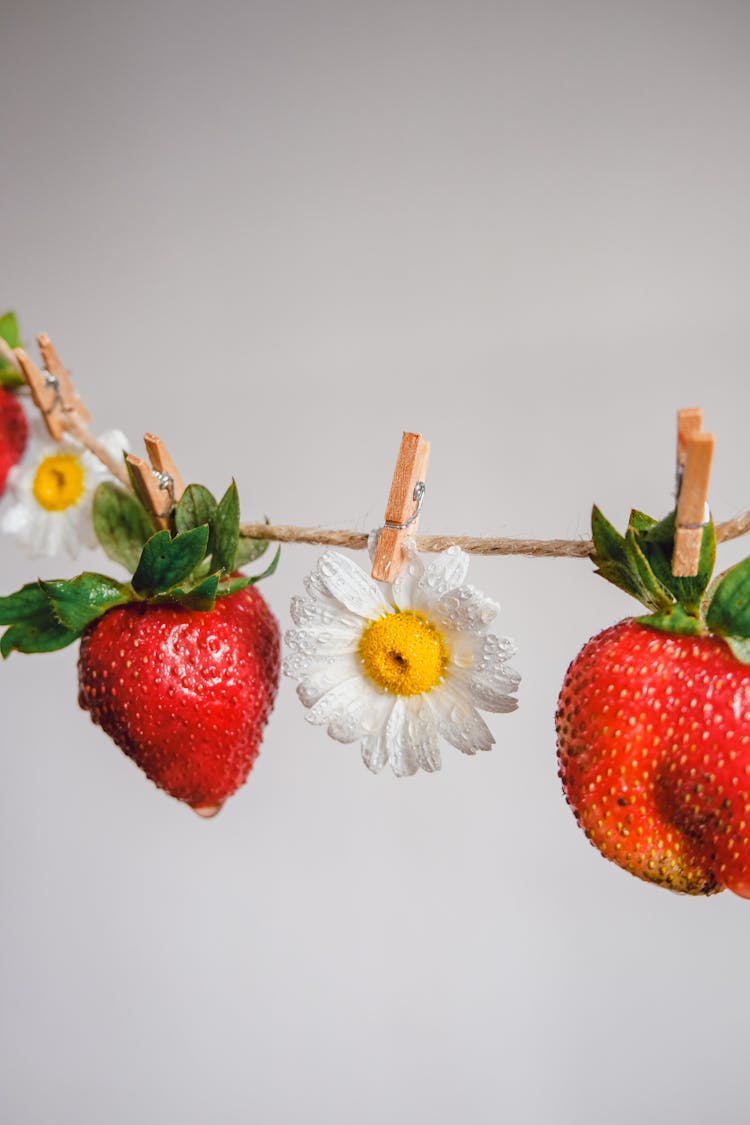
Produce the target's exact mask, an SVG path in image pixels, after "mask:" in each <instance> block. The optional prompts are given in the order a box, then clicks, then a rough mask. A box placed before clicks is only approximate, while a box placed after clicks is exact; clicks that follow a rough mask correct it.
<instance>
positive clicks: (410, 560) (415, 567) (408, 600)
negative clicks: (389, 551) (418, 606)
mask: <svg viewBox="0 0 750 1125" xmlns="http://www.w3.org/2000/svg"><path fill="white" fill-rule="evenodd" d="M423 574H424V563H423V562H422V560H421V559H420V557H419V555H418V554H417V548H416V546H415V544H414V540H413V539H408V540H407V541H406V543H405V544H404V565H403V566H402V567H401V572H400V574H399V576H398V578H397V579H396V581H395V582H394V583H393V600H394V602H395V603H396V605H397V606H398V607H399V609H411V608H412V606H413V605H414V602H415V599H416V598H417V596H418V594H417V591H418V589H419V583H420V581H421V579H422V576H423Z"/></svg>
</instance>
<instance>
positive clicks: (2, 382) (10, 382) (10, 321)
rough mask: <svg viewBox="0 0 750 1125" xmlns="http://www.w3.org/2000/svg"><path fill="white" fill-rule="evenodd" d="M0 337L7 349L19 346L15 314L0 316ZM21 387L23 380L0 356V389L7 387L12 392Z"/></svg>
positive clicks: (19, 334)
mask: <svg viewBox="0 0 750 1125" xmlns="http://www.w3.org/2000/svg"><path fill="white" fill-rule="evenodd" d="M0 337H2V339H3V340H5V343H6V344H7V345H8V347H9V348H19V347H20V346H21V333H20V330H19V327H18V320H17V319H16V315H15V313H12V312H7V313H4V314H3V315H2V316H0ZM23 385H24V383H23V378H22V377H21V376H20V375H19V373H18V372H17V371H16V370H15V368H14V367H12V366H11V364H10V363H9V362H8V360H7V359H6V358H5V356H3V355H2V354H0V387H8V388H9V389H11V390H12V389H14V388H16V387H22V386H23Z"/></svg>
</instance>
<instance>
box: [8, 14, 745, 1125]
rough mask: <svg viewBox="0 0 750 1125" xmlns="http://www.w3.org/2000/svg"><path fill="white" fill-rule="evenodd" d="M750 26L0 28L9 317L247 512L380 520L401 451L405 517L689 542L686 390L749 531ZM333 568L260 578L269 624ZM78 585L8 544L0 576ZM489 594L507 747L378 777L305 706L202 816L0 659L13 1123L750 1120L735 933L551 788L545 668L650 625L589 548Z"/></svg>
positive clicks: (500, 571) (696, 22)
mask: <svg viewBox="0 0 750 1125" xmlns="http://www.w3.org/2000/svg"><path fill="white" fill-rule="evenodd" d="M749 33H750V9H749V8H748V6H747V4H745V3H740V2H738V3H730V2H723V3H722V2H720V3H716V2H712V3H633V2H632V0H631V2H627V3H625V2H621V3H606V2H599V3H584V2H574V3H556V2H554V0H547V2H542V3H534V2H531V3H523V4H521V3H517V4H507V3H486V4H485V3H479V2H474V3H414V2H401V3H349V4H346V3H318V2H311V3H266V4H262V3H234V4H229V3H221V2H217V3H213V4H210V5H205V4H197V3H194V2H192V0H191V2H189V3H166V2H159V3H133V2H131V3H128V4H121V3H120V4H114V3H104V2H102V0H91V2H89V3H86V2H84V0H78V2H75V3H67V2H59V3H51V2H50V3H39V2H35V0H23V2H21V0H17V2H14V0H2V3H1V4H0V43H1V46H2V51H1V60H0V105H1V106H2V114H1V115H0V116H1V124H0V130H1V135H2V162H3V163H2V177H1V178H0V200H1V207H0V216H1V217H2V247H3V249H2V284H1V285H0V305H3V306H11V305H12V306H14V307H15V308H17V310H18V312H19V314H20V315H21V318H22V323H23V328H24V330H25V333H26V335H27V337H28V338H29V339H32V338H33V334H34V333H35V332H37V331H39V330H46V331H49V332H50V333H51V334H52V336H53V338H54V339H55V341H56V343H57V345H58V347H59V349H60V351H61V352H62V354H63V357H64V359H65V360H66V361H67V362H68V363H69V364H70V365H71V367H72V368H73V371H74V375H75V377H76V378H77V380H78V383H79V385H80V387H81V388H82V390H83V392H84V394H85V397H86V399H87V401H88V403H89V406H90V407H91V409H92V411H93V413H94V415H95V420H96V424H97V425H98V427H99V428H100V429H105V428H107V427H109V426H119V427H121V428H123V429H124V430H125V431H126V432H127V433H128V434H129V435H130V436H131V439H132V440H133V442H135V441H136V440H138V439H139V436H140V434H141V433H142V432H143V431H144V430H146V429H153V430H155V431H156V432H158V433H160V434H162V435H163V437H164V438H165V439H166V440H167V441H168V444H169V446H170V448H171V450H172V452H173V454H174V456H175V458H176V459H177V461H178V463H179V464H180V465H181V466H182V467H183V469H184V471H185V473H186V475H187V476H188V477H189V478H191V479H198V480H201V481H204V482H205V483H206V484H209V485H211V486H212V487H214V488H215V489H221V488H222V487H223V486H224V485H225V484H226V483H227V481H228V479H229V477H230V475H231V474H233V473H234V474H235V475H236V476H237V479H238V482H239V485H240V489H241V495H242V497H243V501H244V504H243V508H244V513H245V515H246V516H247V518H257V517H261V516H262V515H263V514H265V513H268V514H269V515H270V516H271V517H273V519H275V520H277V521H279V522H297V523H301V524H315V523H318V524H321V525H327V526H345V527H355V528H361V529H367V528H369V527H371V526H373V525H375V524H377V523H378V521H379V520H380V519H381V518H382V510H383V505H384V502H385V497H386V494H387V490H388V484H389V480H390V474H391V471H392V466H393V461H394V457H395V453H396V449H397V445H398V440H399V436H400V432H401V430H402V429H404V428H415V429H421V430H422V431H423V432H424V433H425V435H426V436H427V437H429V438H430V439H431V440H432V442H433V457H432V463H431V467H430V474H429V484H430V489H429V496H428V502H427V505H426V508H425V516H424V520H423V525H422V526H423V530H425V531H436V532H437V531H440V532H454V533H459V532H471V533H474V534H480V533H484V534H514V535H538V536H558V535H559V536H576V535H584V534H586V531H587V519H588V513H589V508H590V504H591V502H592V501H593V500H597V501H598V502H599V503H600V504H601V505H602V506H603V507H604V509H605V510H606V511H607V513H608V514H610V516H611V517H612V518H614V519H616V520H617V521H618V522H621V521H624V520H625V518H626V514H627V511H628V508H629V506H630V505H631V504H637V505H639V506H641V507H644V508H645V509H647V510H652V511H653V512H654V513H655V514H657V515H658V514H662V513H663V512H664V511H666V509H667V507H668V505H669V503H670V490H671V485H672V474H673V441H674V411H675V410H676V408H677V407H679V406H683V405H694V404H702V405H703V407H704V408H705V411H706V419H707V423H708V425H709V427H710V428H713V429H715V430H716V432H717V434H718V448H717V456H716V461H715V471H714V478H713V489H712V495H713V502H714V508H715V512H716V514H717V516H718V517H719V518H725V517H727V516H729V515H731V514H734V513H736V512H738V511H741V510H744V509H745V508H747V507H748V506H749V505H750V474H749V473H748V471H747V452H746V451H747V405H748V385H747V369H748V351H749V349H750V336H749V334H748V317H747V312H748V298H749V297H750V285H749V283H748V265H747V263H748V257H749V252H750V236H749V234H748V221H747V220H748V202H747V201H748V198H749V197H750V146H749V144H748V128H747V121H748V110H749V109H750V75H749V72H748V66H747V57H748V46H749V38H748V37H749ZM746 550H747V542H745V543H744V544H742V543H740V544H734V545H732V546H731V547H726V548H724V549H723V551H722V554H721V561H722V562H723V563H724V564H725V565H728V564H729V563H730V562H732V561H734V560H735V559H738V558H740V557H742V554H743V553H744V552H745V551H746ZM317 554H318V552H317V551H316V550H315V549H312V548H303V547H294V546H292V547H289V548H288V549H287V550H285V552H284V554H283V560H282V563H281V566H280V568H279V572H278V575H277V577H276V578H274V579H273V580H272V581H270V582H268V583H267V585H266V586H265V589H264V592H265V593H266V596H267V597H268V598H269V599H270V602H271V604H272V606H273V608H274V610H275V612H276V614H277V615H278V617H279V619H280V620H281V622H282V624H283V625H284V626H286V625H287V623H288V613H287V606H288V600H289V597H290V595H291V594H292V593H294V592H297V591H298V590H299V589H300V584H301V580H302V577H303V575H304V574H305V573H306V572H307V571H308V570H309V569H310V568H311V566H312V564H313V563H314V560H315V558H316V557H317ZM362 561H363V562H364V558H363V557H362ZM85 562H86V563H87V564H88V565H92V564H94V565H97V566H102V561H101V558H100V557H98V556H91V558H90V559H86V560H85ZM73 570H74V568H73V566H72V565H71V564H69V563H67V562H54V563H45V562H42V563H38V564H37V563H32V564H29V563H28V562H27V561H26V560H25V559H24V557H23V556H22V555H21V553H20V552H19V551H18V550H17V549H16V547H15V545H14V544H13V543H11V542H8V541H4V542H3V544H2V559H1V561H0V579H1V580H2V589H3V591H8V590H10V589H12V588H15V587H16V586H17V585H19V584H21V583H22V582H23V581H26V580H28V579H30V578H31V577H33V576H34V575H35V574H36V573H38V572H39V573H42V574H43V575H45V576H47V577H52V576H58V575H60V574H65V573H67V574H70V573H73ZM472 573H473V579H474V581H475V582H476V583H477V584H478V585H480V586H482V587H483V588H485V589H486V590H487V591H489V592H491V593H493V594H494V595H495V596H496V597H498V598H499V600H500V601H501V602H502V604H503V614H502V618H501V622H500V624H501V629H502V630H503V631H505V632H507V633H509V634H510V635H512V636H514V637H515V638H516V640H517V643H518V645H519V648H520V656H519V658H518V661H517V663H518V666H519V668H520V669H521V671H522V672H523V675H524V683H523V685H522V705H521V709H520V710H519V712H518V713H517V714H515V715H511V716H498V717H495V718H492V719H491V720H490V721H491V724H492V728H493V730H494V731H495V734H496V736H497V740H498V745H497V747H496V749H495V750H494V751H493V753H492V754H490V755H485V756H482V757H481V758H479V759H472V760H470V759H465V758H463V757H462V756H461V755H459V754H458V753H457V752H449V751H446V754H445V766H444V769H443V772H442V773H441V774H439V775H437V776H424V775H420V776H418V777H416V778H414V779H412V780H408V781H396V780H395V779H394V778H393V777H392V776H390V775H383V776H380V777H378V778H375V777H372V776H371V775H370V774H369V773H368V772H367V771H366V770H365V769H364V768H363V767H362V765H361V764H360V761H359V756H358V751H357V749H356V748H355V747H342V746H339V745H338V744H336V743H333V742H331V741H330V740H328V739H327V737H326V736H325V734H324V733H323V732H322V731H320V730H318V729H313V728H310V727H309V726H308V725H307V724H305V722H304V721H303V711H302V708H301V707H300V705H299V704H298V702H297V700H296V697H295V695H294V689H293V685H292V684H290V683H288V682H286V683H284V684H283V685H282V689H281V692H280V696H279V700H278V703H277V709H276V712H275V715H274V717H273V720H272V723H271V726H270V728H269V730H268V732H267V737H266V739H265V743H264V747H263V754H262V757H261V759H260V761H259V762H258V764H257V766H256V769H255V771H254V773H253V775H252V776H251V780H250V782H249V784H248V785H247V787H246V788H245V789H244V790H242V791H241V793H240V794H239V795H238V796H236V797H235V798H233V799H232V800H231V801H230V802H229V804H228V805H227V807H226V809H225V810H224V812H223V813H222V815H221V816H220V817H219V818H218V819H217V820H215V821H213V822H210V823H204V822H201V821H200V820H198V818H197V817H195V816H193V815H192V814H191V813H190V812H189V811H188V810H186V809H185V808H184V807H183V806H181V805H179V804H177V803H176V802H172V801H170V800H169V799H168V798H166V797H165V796H163V795H162V794H160V793H159V792H158V791H157V790H156V789H155V788H153V787H152V786H151V785H150V784H148V783H147V782H146V781H145V780H144V779H143V778H142V776H141V775H140V773H139V772H138V771H137V770H136V769H135V768H134V766H133V765H132V764H131V763H130V762H129V761H128V760H127V759H126V758H125V757H124V756H123V755H121V754H120V752H119V751H118V750H116V749H115V748H114V747H113V746H112V745H111V744H110V743H109V741H108V740H107V738H106V737H105V736H104V735H103V734H101V732H100V731H98V730H97V729H96V728H94V727H93V726H92V725H91V724H90V722H89V720H88V717H87V716H86V715H84V714H83V713H82V712H80V711H79V710H78V708H77V706H76V689H75V653H74V652H72V651H70V652H66V653H63V654H60V655H56V656H50V657H47V658H36V657H35V658H30V657H29V658H24V657H14V658H13V659H12V660H10V661H9V662H8V664H7V665H5V666H4V667H3V668H2V669H0V675H1V680H0V693H2V694H1V695H0V700H2V715H3V726H2V730H3V736H2V743H3V754H2V760H3V767H2V778H3V783H2V790H1V795H0V802H1V809H0V857H1V859H0V865H1V876H2V900H3V921H2V930H1V932H0V981H1V986H2V1004H1V1005H0V1032H1V1034H2V1040H1V1041H0V1068H2V1082H1V1083H0V1098H1V1100H2V1119H3V1121H6V1122H8V1123H10V1125H27V1123H28V1125H31V1123H34V1125H37V1123H38V1125H48V1123H50V1122H55V1123H57V1122H65V1123H67V1122H71V1123H74V1122H75V1123H77V1125H85V1123H89V1122H91V1123H94V1122H95V1123H97V1125H99V1123H102V1122H104V1123H107V1125H121V1123H123V1125H124V1123H128V1125H129V1123H136V1122H137V1123H144V1125H146V1123H148V1125H151V1123H154V1125H155V1123H164V1122H166V1123H172V1122H174V1123H180V1125H193V1123H199V1122H200V1123H203V1122H206V1121H216V1122H221V1123H227V1125H233V1123H235V1122H236V1123H241V1122H242V1123H244V1122H248V1121H254V1122H263V1123H268V1125H276V1123H297V1122H300V1123H309V1122H313V1123H318V1122H320V1123H325V1125H334V1123H342V1125H343V1123H346V1125H349V1123H362V1125H366V1123H371V1122H373V1123H374V1122H397V1123H400V1122H409V1123H412V1122H425V1123H427V1122H429V1123H431V1125H433V1123H434V1125H438V1123H440V1125H442V1123H452V1122H459V1121H471V1122H476V1123H477V1125H479V1123H485V1122H487V1123H489V1122H497V1121H500V1120H502V1121H509V1122H514V1123H516V1122H517V1123H519V1125H526V1123H528V1122H540V1123H541V1122H543V1123H547V1122H550V1123H560V1125H563V1123H565V1125H567V1123H571V1125H572V1123H576V1125H588V1123H592V1125H593V1123H597V1125H599V1123H600V1122H606V1123H607V1125H620V1123H626V1122H628V1123H630V1122H633V1121H639V1122H642V1123H643V1122H647V1123H652V1122H654V1123H657V1122H672V1121H676V1120H681V1121H683V1122H688V1123H691V1125H693V1123H696V1125H699V1123H702V1122H709V1121H710V1122H722V1123H727V1125H734V1123H738V1125H739V1123H741V1122H742V1123H746V1122H747V1119H748V1111H747V1016H746V1013H747V1005H748V999H749V992H750V989H749V984H748V976H749V970H748V929H749V927H750V904H748V903H745V902H742V901H741V900H739V899H737V898H734V897H732V896H731V895H729V894H725V895H723V896H719V897H718V898H715V899H711V900H705V901H704V900H692V899H687V898H679V897H674V896H671V895H670V894H668V893H666V892H664V891H660V890H658V889H655V888H652V887H649V886H647V885H645V884H643V883H640V882H638V881H637V880H635V879H632V878H630V877H629V876H627V875H626V874H624V873H622V872H620V871H619V870H618V869H616V868H615V867H613V866H610V865H608V864H606V863H605V862H604V861H602V860H601V859H600V858H599V856H598V855H597V854H596V853H595V852H594V850H593V849H591V848H590V847H589V846H588V845H587V843H586V841H585V840H584V838H583V836H582V835H581V834H580V833H579V831H578V830H577V828H576V827H575V824H574V822H573V818H572V816H571V815H570V813H569V811H568V809H567V808H566V806H565V804H564V802H563V799H562V797H561V794H560V787H559V782H558V780H557V777H556V766H555V756H554V734H553V713H554V707H555V699H556V694H557V691H558V688H559V685H560V681H561V679H562V676H563V674H564V671H565V668H566V666H567V663H568V662H569V660H570V659H571V658H572V657H573V655H574V654H575V652H576V651H577V649H578V648H579V647H580V645H581V644H582V643H583V642H584V641H585V640H586V638H587V637H588V636H590V635H591V634H592V633H593V632H596V631H597V630H599V629H600V628H602V627H603V626H605V625H607V624H608V623H610V622H612V621H614V620H616V619H618V618H620V617H622V616H625V615H627V614H628V613H629V612H631V611H632V609H633V606H632V604H631V603H629V602H628V600H627V599H626V597H625V596H624V595H622V594H620V593H618V592H617V591H615V590H613V589H609V588H607V587H606V586H605V584H604V583H603V582H601V581H600V580H599V579H597V578H595V577H593V576H592V574H591V568H590V566H589V564H588V563H586V562H581V561H556V560H552V561H534V560H522V559H520V560H519V559H516V560H494V561H493V560H479V561H477V562H476V563H475V564H474V567H473V572H472Z"/></svg>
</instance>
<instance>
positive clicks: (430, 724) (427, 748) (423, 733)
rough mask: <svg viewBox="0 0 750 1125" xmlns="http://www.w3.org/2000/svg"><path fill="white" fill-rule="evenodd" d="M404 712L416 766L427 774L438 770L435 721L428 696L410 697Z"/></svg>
mask: <svg viewBox="0 0 750 1125" xmlns="http://www.w3.org/2000/svg"><path fill="white" fill-rule="evenodd" d="M406 712H407V715H408V733H409V737H410V738H411V740H412V742H413V743H414V746H415V748H416V754H417V764H418V765H419V766H420V767H421V768H422V769H423V770H426V771H427V772H428V773H433V772H434V771H435V770H439V769H440V766H441V760H440V749H439V747H438V729H437V720H436V718H435V712H434V711H433V709H432V707H431V706H430V702H429V696H427V695H413V696H411V697H410V698H409V699H407V700H406Z"/></svg>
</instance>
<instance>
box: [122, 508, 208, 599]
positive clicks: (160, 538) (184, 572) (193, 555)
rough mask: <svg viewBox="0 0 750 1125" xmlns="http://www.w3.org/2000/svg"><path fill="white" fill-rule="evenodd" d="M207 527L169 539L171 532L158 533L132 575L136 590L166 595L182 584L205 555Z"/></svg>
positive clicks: (147, 546)
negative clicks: (168, 591) (171, 588)
mask: <svg viewBox="0 0 750 1125" xmlns="http://www.w3.org/2000/svg"><path fill="white" fill-rule="evenodd" d="M207 544H208V527H207V526H206V525H205V524H203V525H202V526H201V527H195V528H193V529H192V530H191V531H184V532H182V533H180V534H178V535H176V536H175V537H174V539H172V538H170V535H169V532H168V531H166V530H165V531H157V532H156V534H155V535H152V536H151V538H150V539H149V540H148V542H147V543H146V545H145V547H144V548H143V553H142V554H141V557H140V560H139V562H138V566H137V568H136V571H135V574H134V575H133V589H134V590H135V591H136V592H137V593H139V594H145V595H153V594H163V593H166V591H167V590H169V589H170V587H171V586H176V585H178V583H180V582H182V581H183V580H184V579H185V578H187V577H188V575H189V574H190V573H191V572H192V571H193V570H194V568H195V567H196V566H197V565H198V563H199V562H200V561H201V559H202V558H203V556H204V555H205V553H206V546H207Z"/></svg>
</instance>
